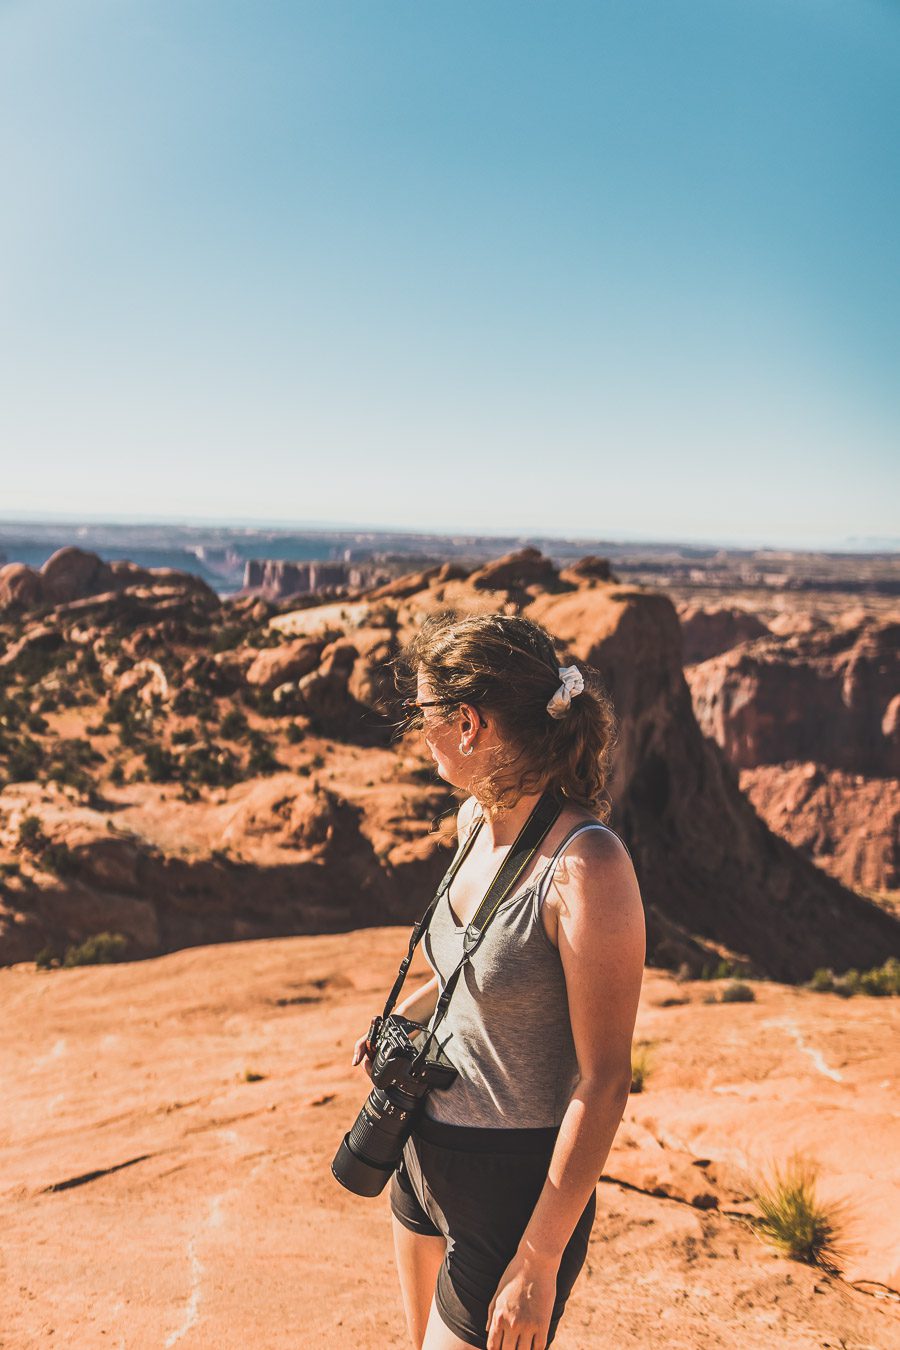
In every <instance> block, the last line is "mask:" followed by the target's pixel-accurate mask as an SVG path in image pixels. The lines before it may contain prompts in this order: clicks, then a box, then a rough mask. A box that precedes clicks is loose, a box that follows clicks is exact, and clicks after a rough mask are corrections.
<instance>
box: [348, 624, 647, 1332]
mask: <svg viewBox="0 0 900 1350" xmlns="http://www.w3.org/2000/svg"><path fill="white" fill-rule="evenodd" d="M405 656H406V662H407V667H408V671H409V673H410V675H412V674H413V673H414V674H415V676H416V697H415V700H414V705H415V706H414V711H413V715H414V716H415V717H416V718H417V721H418V724H419V725H420V726H421V727H422V730H423V732H424V738H425V742H426V744H427V746H428V748H429V750H430V752H431V754H432V756H433V757H434V760H435V763H436V766H437V771H438V773H439V774H440V776H441V777H442V778H444V779H445V780H446V781H447V782H448V783H451V784H452V785H453V786H454V787H456V788H459V789H460V790H461V791H463V792H465V793H468V794H470V795H469V796H468V797H467V799H466V800H465V801H464V802H463V805H462V807H461V808H460V811H459V814H458V818H457V828H458V837H459V849H462V848H463V846H464V845H465V844H466V843H467V842H468V841H469V839H470V835H471V834H472V832H475V837H474V839H472V841H471V845H470V847H469V850H468V852H467V854H466V856H465V858H464V861H463V863H462V864H461V865H460V867H459V870H458V872H457V873H456V875H455V876H454V877H453V880H452V882H451V884H450V886H449V888H448V890H447V891H446V893H445V894H444V895H443V896H442V898H441V900H440V902H439V904H438V907H437V909H436V910H435V913H434V915H433V917H432V920H431V923H430V925H429V929H428V932H427V934H426V936H425V939H424V941H423V949H424V951H425V954H426V956H427V958H428V961H429V964H430V965H431V967H432V969H433V971H434V972H435V973H434V975H433V976H432V978H431V979H430V980H429V981H428V982H427V983H426V984H425V985H423V986H422V987H421V988H419V989H417V990H416V991H415V992H414V993H413V994H411V995H410V996H409V997H407V998H406V999H405V1000H404V1001H403V1002H402V1003H401V1004H400V1005H398V1007H397V1009H396V1011H397V1012H399V1013H403V1014H404V1015H405V1016H407V1017H409V1018H412V1019H413V1020H414V1021H418V1022H423V1023H427V1022H428V1020H429V1018H430V1017H431V1016H432V1014H433V1012H434V1009H435V1003H436V1000H437V997H438V994H439V992H440V988H441V987H443V981H444V980H446V978H447V976H448V974H449V972H450V971H451V970H452V969H453V968H454V966H455V965H456V963H457V961H458V960H459V959H460V957H461V955H462V951H463V947H462V943H463V936H464V934H465V931H466V927H467V925H468V923H469V922H470V920H471V919H472V916H473V915H474V914H475V912H476V910H477V909H478V906H479V903H480V902H481V900H482V897H483V896H484V894H485V891H486V890H487V888H488V886H489V885H490V883H491V881H492V879H493V877H494V875H495V873H496V872H497V870H498V868H499V867H500V865H501V863H502V861H503V858H504V857H505V855H506V854H507V853H508V852H509V849H510V846H511V845H512V843H513V841H514V840H515V839H516V836H517V835H518V833H519V831H520V829H521V827H522V826H523V824H524V822H525V821H526V820H527V818H528V816H529V815H530V813H531V811H532V809H533V808H534V806H535V805H536V803H537V802H538V800H539V799H540V797H541V794H542V793H543V792H544V791H545V789H548V790H550V791H551V792H553V793H554V795H556V796H557V797H558V798H559V799H560V801H561V803H562V809H561V811H560V814H559V815H558V816H557V818H556V820H555V821H554V822H553V824H552V825H551V826H550V828H549V830H548V831H547V833H546V835H545V836H544V838H543V840H542V841H541V843H540V845H539V847H538V851H537V854H536V855H535V856H533V857H532V859H531V861H530V863H529V864H527V866H526V869H525V871H524V872H523V873H522V874H521V875H520V877H519V878H518V882H517V884H516V886H515V887H514V888H513V893H512V894H510V895H509V896H508V897H507V898H506V899H504V901H503V902H502V904H501V906H500V908H499V910H498V911H497V914H496V916H495V918H494V920H493V922H492V924H491V925H490V927H489V928H488V931H487V932H486V933H485V936H484V940H483V942H482V944H481V946H480V947H479V948H478V950H477V951H476V952H475V954H474V955H473V958H472V961H471V963H470V965H469V966H467V967H466V971H465V977H464V978H463V979H461V980H460V981H459V984H458V985H457V986H456V988H455V990H454V992H453V995H452V998H451V1000H450V1004H449V1009H448V1011H447V1013H446V1016H445V1018H444V1021H443V1022H442V1024H441V1027H440V1030H439V1033H438V1040H439V1041H440V1042H441V1043H442V1044H444V1053H445V1054H446V1056H447V1057H448V1058H449V1059H450V1061H451V1062H452V1063H453V1064H454V1065H455V1067H456V1068H457V1070H458V1076H457V1078H456V1079H455V1081H454V1082H453V1083H452V1084H451V1086H450V1087H449V1088H447V1089H445V1090H442V1091H437V1090H434V1091H432V1092H431V1093H430V1094H429V1096H428V1099H427V1104H426V1117H425V1119H424V1120H423V1121H422V1122H421V1123H420V1124H419V1125H418V1126H417V1127H416V1130H415V1132H414V1133H413V1135H412V1137H411V1138H410V1139H409V1141H408V1143H407V1144H406V1147H405V1149H404V1155H403V1160H402V1162H401V1164H400V1167H399V1168H398V1170H397V1172H396V1173H395V1175H394V1177H393V1180H392V1183H391V1209H392V1213H393V1220H392V1222H393V1231H394V1247H395V1253H396V1258H397V1267H398V1271H399V1276H400V1286H401V1291H402V1296H403V1305H404V1310H405V1313H406V1320H407V1325H408V1327H409V1332H410V1336H411V1337H412V1341H413V1344H414V1345H415V1346H416V1347H417V1350H467V1348H468V1347H477V1348H478V1350H544V1348H545V1347H546V1346H548V1345H550V1343H551V1342H552V1340H553V1337H554V1335H555V1332H556V1327H557V1324H558V1322H559V1319H560V1317H561V1315H562V1312H563V1308H564V1306H565V1302H566V1299H567V1297H568V1294H569V1291H570V1290H571V1288H572V1285H573V1282H574V1280H575V1277H576V1275H577V1274H578V1272H579V1270H580V1269H581V1266H582V1265H583V1263H584V1259H585V1256H586V1253H587V1243H588V1237H589V1235H590V1229H591V1224H592V1222H593V1217H594V1211H595V1205H596V1199H595V1188H596V1184H597V1180H598V1178H599V1176H600V1173H601V1171H602V1169H603V1164H604V1162H605V1160H606V1157H607V1154H608V1152H609V1149H610V1146H611V1144H612V1141H613V1138H614V1136H615V1133H616V1130H617V1129H618V1125H619V1121H620V1120H621V1118H622V1115H623V1112H624V1109H625V1105H626V1103H627V1100H628V1093H629V1089H630V1086H631V1040H632V1034H633V1030H634V1021H635V1017H636V1013H637V1007H638V1000H639V995H640V986H641V976H642V971H643V963H644V955H645V931H644V914H643V905H642V901H641V896H640V891H639V889H638V884H637V879H636V877H635V873H634V868H633V866H632V863H631V858H630V855H629V853H628V850H627V848H626V847H625V845H624V844H623V843H622V841H621V840H620V839H619V837H618V835H616V834H615V833H614V832H613V831H612V830H610V829H609V827H608V826H606V825H605V824H603V822H602V820H601V817H604V818H605V816H606V815H608V806H607V804H606V803H605V801H604V788H605V784H606V779H607V776H608V770H609V760H610V752H611V748H612V743H613V715H612V709H611V707H610V704H609V702H608V700H607V698H606V696H605V694H604V693H603V690H602V688H601V686H600V684H599V682H598V680H597V677H596V675H595V673H594V672H593V671H591V670H590V668H588V667H586V666H569V667H560V666H559V664H558V660H557V656H556V653H555V651H554V647H553V642H552V639H551V638H550V636H549V634H548V633H547V632H546V631H545V630H544V629H543V628H541V627H540V626H539V625H537V624H535V623H533V622H531V621H530V620H528V619H526V618H523V617H520V616H511V615H504V614H488V615H475V616H471V617H466V618H459V619H458V618H456V617H455V616H454V615H452V614H444V615H439V616H437V617H435V618H431V619H428V620H426V622H425V623H424V625H423V626H422V628H421V629H420V631H419V633H418V634H417V636H416V638H415V639H414V640H413V642H412V643H411V644H410V646H409V647H408V648H407V650H406V653H405ZM457 856H459V852H458V853H457ZM353 1062H354V1064H357V1063H360V1062H364V1063H365V1065H366V1067H367V1069H368V1068H369V1066H370V1063H371V1059H370V1050H369V1047H368V1045H367V1042H366V1038H365V1037H362V1038H361V1039H360V1040H359V1041H358V1042H357V1044H356V1047H355V1050H354V1056H353Z"/></svg>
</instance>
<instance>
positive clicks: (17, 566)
mask: <svg viewBox="0 0 900 1350" xmlns="http://www.w3.org/2000/svg"><path fill="white" fill-rule="evenodd" d="M42 595H43V587H42V584H41V576H40V573H39V572H36V571H35V570H34V568H33V567H29V566H28V564H27V563H19V562H12V563H6V564H5V566H3V567H0V610H4V609H13V610H23V609H34V608H35V607H36V606H37V605H39V604H40V603H41V598H42Z"/></svg>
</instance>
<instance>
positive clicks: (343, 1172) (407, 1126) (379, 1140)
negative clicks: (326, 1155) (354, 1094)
mask: <svg viewBox="0 0 900 1350" xmlns="http://www.w3.org/2000/svg"><path fill="white" fill-rule="evenodd" d="M428 1035H429V1033H428V1028H427V1027H425V1026H423V1025H422V1024H421V1022H412V1021H410V1019H409V1018H408V1017H401V1016H400V1015H399V1014H398V1013H392V1014H391V1015H390V1016H389V1017H384V1018H381V1017H376V1018H375V1020H374V1021H373V1022H372V1026H371V1028H370V1030H369V1037H368V1040H369V1044H370V1046H371V1047H372V1048H373V1049H374V1056H373V1059H372V1082H373V1083H374V1084H375V1086H374V1087H373V1089H372V1091H371V1092H370V1093H369V1096H368V1097H367V1098H366V1100H365V1102H364V1103H363V1106H362V1110H361V1111H360V1113H359V1115H358V1116H357V1117H356V1120H355V1121H354V1122H353V1125H352V1127H351V1129H350V1130H349V1132H348V1133H347V1134H345V1135H344V1138H343V1140H342V1141H341V1145H340V1147H339V1148H338V1151H337V1153H336V1154H335V1157H334V1161H333V1162H332V1164H331V1170H332V1172H333V1174H334V1176H335V1177H336V1178H337V1180H338V1181H339V1182H340V1183H341V1185H342V1186H345V1187H346V1188H347V1190H348V1191H353V1192H354V1194H356V1195H369V1196H374V1195H379V1194H380V1193H381V1192H382V1191H383V1190H384V1188H385V1186H386V1185H387V1182H388V1180H389V1178H390V1176H391V1173H392V1172H393V1171H394V1169H395V1168H396V1166H397V1164H398V1163H399V1161H400V1156H401V1154H402V1153H403V1146H404V1144H405V1143H406V1141H407V1139H408V1138H409V1136H410V1135H411V1134H412V1131H413V1129H414V1128H415V1124H416V1121H417V1120H418V1119H419V1117H420V1116H421V1115H422V1113H423V1111H424V1109H425V1099H426V1097H427V1096H428V1093H429V1092H430V1091H431V1090H432V1088H447V1087H449V1086H450V1084H451V1083H452V1082H453V1080H454V1078H455V1077H456V1074H457V1071H456V1069H455V1068H454V1067H453V1065H452V1064H451V1063H450V1062H449V1060H447V1059H445V1058H444V1057H443V1055H442V1054H441V1052H440V1051H438V1055H437V1057H436V1058H433V1059H430V1058H428V1056H427V1055H423V1053H422V1048H421V1047H422V1046H425V1045H427V1043H428ZM420 1037H421V1045H420V1046H417V1045H416V1044H415V1043H414V1042H415V1040H416V1039H418V1038H420Z"/></svg>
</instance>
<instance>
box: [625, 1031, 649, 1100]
mask: <svg viewBox="0 0 900 1350" xmlns="http://www.w3.org/2000/svg"><path fill="white" fill-rule="evenodd" d="M652 1069H653V1042H652V1041H635V1042H633V1044H632V1046H631V1088H630V1089H629V1090H630V1091H631V1092H643V1090H644V1085H645V1084H646V1081H647V1079H648V1078H649V1076H650V1074H651V1072H652Z"/></svg>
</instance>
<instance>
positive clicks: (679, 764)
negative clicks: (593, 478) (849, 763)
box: [526, 586, 900, 980]
mask: <svg viewBox="0 0 900 1350" xmlns="http://www.w3.org/2000/svg"><path fill="white" fill-rule="evenodd" d="M526 612H527V613H528V614H529V615H530V616H531V617H532V618H535V619H537V620H538V621H539V622H541V623H543V624H545V625H546V627H547V628H549V630H550V631H551V632H552V633H554V634H555V635H556V636H557V637H558V638H559V640H560V641H561V642H562V643H563V644H565V647H566V649H567V651H568V653H569V655H570V657H572V658H574V659H576V660H579V659H580V660H583V661H586V662H588V663H589V664H590V665H592V666H594V667H596V669H597V670H598V671H599V672H600V673H601V675H602V677H603V679H604V681H605V683H606V686H607V688H608V690H609V692H610V694H611V696H612V699H613V702H614V705H615V708H616V712H617V715H618V719H619V725H620V730H619V741H618V745H617V749H616V758H615V772H614V777H613V782H612V784H611V796H612V800H613V802H614V804H615V810H614V814H613V819H612V823H613V824H614V825H617V826H618V827H619V828H620V830H621V832H622V833H623V835H624V837H625V838H626V839H627V840H628V842H629V845H630V847H631V849H632V852H633V854H634V858H635V864H636V870H637V873H638V878H639V881H640V884H641V888H642V892H643V895H644V899H645V902H646V905H647V918H648V938H649V950H650V959H651V960H654V961H659V962H661V963H662V964H671V960H672V950H671V947H672V939H671V937H670V936H669V934H667V932H666V931H665V924H666V923H669V924H670V925H671V924H675V925H677V926H678V929H680V930H681V931H682V932H686V933H687V934H691V935H694V936H695V937H700V938H705V939H711V940H719V941H722V942H725V943H727V944H728V946H729V947H730V948H732V949H733V950H735V951H737V952H741V953H744V954H745V955H746V956H747V957H748V958H749V959H750V961H751V962H752V964H753V965H754V966H755V967H756V968H757V969H758V970H760V971H765V972H767V973H768V974H769V975H770V976H774V977H775V978H778V979H785V980H797V979H805V978H808V977H809V976H810V975H811V974H812V973H813V971H814V970H815V969H816V968H817V967H819V966H832V967H833V968H834V969H842V970H843V969H846V968H847V967H848V966H851V965H855V966H857V967H860V968H868V967H871V966H874V965H878V964H880V963H881V962H882V961H883V960H884V959H885V958H886V957H887V956H888V955H890V954H891V953H893V952H897V951H900V924H898V923H897V921H896V920H895V919H893V918H892V917H891V916H890V915H888V914H887V913H885V912H884V911H883V910H881V909H879V908H878V907H877V906H876V905H874V904H872V903H869V902H868V901H866V900H864V899H862V898H861V897H859V896H857V895H854V894H853V893H851V892H849V891H847V890H845V889H844V888H843V887H842V886H841V885H840V884H839V883H838V882H836V881H834V880H833V879H832V878H831V877H828V876H826V875H824V874H823V873H822V872H820V871H819V870H818V869H817V868H816V867H815V866H813V864H812V863H810V862H809V861H807V860H806V859H805V858H803V857H801V856H800V855H799V854H798V853H797V852H796V850H794V849H793V848H792V847H791V846H790V844H788V843H787V842H786V841H785V840H783V839H780V838H778V837H777V836H776V835H774V834H773V833H772V832H771V831H770V830H769V829H768V827H767V826H766V824H765V823H764V822H763V821H762V820H761V819H760V817H759V816H758V815H757V814H756V812H755V811H754V809H753V807H752V805H751V803H750V802H749V801H748V800H747V799H746V797H745V796H744V795H743V793H742V792H741V790H740V786H739V784H738V781H737V778H736V775H735V771H734V770H733V769H732V767H731V766H730V765H729V764H728V762H727V761H726V759H725V757H724V756H723V755H722V753H721V752H720V750H719V748H718V746H716V745H715V744H714V743H713V742H712V741H711V740H710V739H708V738H705V737H704V736H703V734H702V732H701V729H700V727H699V726H698V725H697V722H696V719H695V717H694V714H693V708H692V704H691V691H690V690H689V688H688V686H687V684H686V682H685V678H684V674H683V670H682V650H681V633H680V627H679V623H678V616H677V614H676V612H675V609H674V607H673V605H672V604H671V602H670V601H669V600H668V599H667V597H665V596H663V595H660V594H653V593H651V592H639V591H635V590H629V589H626V588H617V587H614V586H610V587H595V588H593V589H590V590H583V591H578V592H575V593H574V594H569V595H560V596H542V597H540V598H539V599H537V600H535V601H534V603H533V604H531V605H530V606H529V607H528V609H527V611H526Z"/></svg>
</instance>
